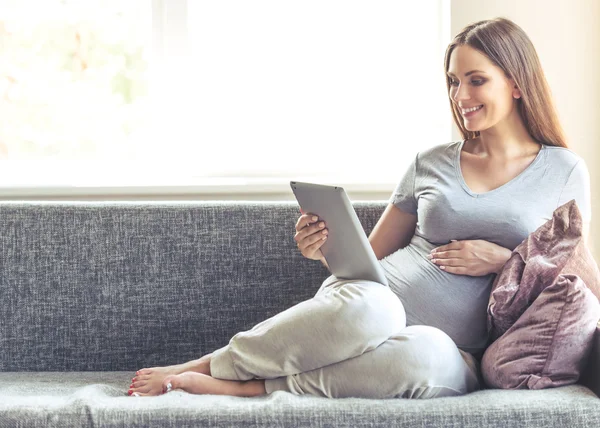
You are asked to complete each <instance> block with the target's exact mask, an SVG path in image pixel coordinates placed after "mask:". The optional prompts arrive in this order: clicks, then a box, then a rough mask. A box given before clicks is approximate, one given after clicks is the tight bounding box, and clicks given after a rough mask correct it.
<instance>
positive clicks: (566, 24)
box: [451, 0, 600, 261]
mask: <svg viewBox="0 0 600 428" xmlns="http://www.w3.org/2000/svg"><path fill="white" fill-rule="evenodd" d="M499 16H502V17H505V18H508V19H510V20H512V21H514V22H515V23H516V24H517V25H519V26H520V27H521V28H523V30H524V31H525V32H526V33H527V35H528V36H529V37H530V38H531V40H532V42H533V44H534V46H535V48H536V50H537V53H538V55H539V57H540V61H541V63H542V67H543V68H544V72H545V74H546V78H547V80H548V83H549V85H550V89H551V90H552V94H553V96H554V100H555V102H556V105H557V109H558V114H559V118H560V120H561V123H562V125H563V128H564V130H565V133H566V136H567V140H568V144H569V148H570V149H571V150H573V151H574V152H575V153H577V154H579V155H580V156H582V157H583V158H584V159H585V161H586V164H587V166H588V169H589V170H590V175H591V180H592V224H591V231H590V243H589V246H590V248H591V250H592V253H594V256H595V258H596V260H597V261H598V260H600V201H599V200H598V198H597V197H595V195H597V194H599V193H600V25H598V24H599V23H600V1H598V0H552V1H548V0H502V1H498V2H496V1H489V0H451V20H452V23H451V33H452V37H454V36H455V35H456V34H458V33H459V32H460V31H461V30H462V29H463V28H464V27H465V26H467V25H468V24H470V23H472V22H475V21H480V20H482V19H491V18H496V17H499ZM454 132H455V134H454V138H453V139H454V140H457V139H460V137H459V134H458V132H457V130H456V129H455V130H454Z"/></svg>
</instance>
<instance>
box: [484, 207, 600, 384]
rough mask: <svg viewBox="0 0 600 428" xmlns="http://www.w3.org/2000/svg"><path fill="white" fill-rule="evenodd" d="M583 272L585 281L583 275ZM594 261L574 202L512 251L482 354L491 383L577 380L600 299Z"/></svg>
mask: <svg viewBox="0 0 600 428" xmlns="http://www.w3.org/2000/svg"><path fill="white" fill-rule="evenodd" d="M583 278H585V280H584V279H583ZM599 278H600V275H599V274H598V267H597V265H596V263H595V261H594V259H593V257H592V256H591V254H590V252H589V250H588V248H587V246H586V245H585V244H584V243H583V240H582V224H581V216H580V213H579V210H578V208H577V205H576V203H575V201H574V200H573V201H570V202H568V203H566V204H564V205H563V206H561V207H559V208H557V209H556V210H555V212H554V214H553V217H552V219H551V220H549V221H548V222H546V223H545V224H544V225H542V226H541V227H539V228H538V229H537V230H536V231H535V232H533V233H532V234H530V235H529V236H528V237H527V238H526V239H525V240H524V241H523V242H522V243H521V244H520V245H519V246H518V247H517V248H516V249H515V250H514V251H513V255H512V256H511V258H510V259H509V261H508V262H507V263H506V265H505V267H504V269H503V270H502V272H501V273H500V275H499V276H498V277H497V278H496V281H495V283H494V285H493V286H492V293H491V297H490V304H489V307H488V328H489V330H490V335H491V338H492V340H494V339H496V338H498V337H500V338H499V339H498V340H496V341H495V342H494V343H492V345H491V346H490V347H489V348H488V349H487V350H486V352H485V353H484V356H483V359H482V366H481V369H482V375H483V378H484V380H485V382H486V384H487V385H488V386H492V387H497V388H530V389H541V388H546V387H551V386H560V385H565V384H570V383H575V382H576V381H577V380H578V379H579V376H580V374H581V371H582V370H583V368H584V366H585V363H586V362H587V358H588V356H589V353H590V350H591V346H592V344H593V342H592V341H593V337H594V333H595V330H596V324H597V322H598V319H599V318H600V304H599V303H598V299H597V297H595V296H594V294H593V293H592V292H591V291H590V290H589V289H588V287H587V286H586V285H587V284H586V282H585V281H588V282H589V283H590V284H591V286H592V289H594V290H596V291H597V290H598V281H599Z"/></svg>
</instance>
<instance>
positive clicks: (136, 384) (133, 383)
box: [130, 380, 148, 388]
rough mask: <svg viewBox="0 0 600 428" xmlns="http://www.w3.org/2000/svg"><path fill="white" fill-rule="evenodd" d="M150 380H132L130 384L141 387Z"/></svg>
mask: <svg viewBox="0 0 600 428" xmlns="http://www.w3.org/2000/svg"><path fill="white" fill-rule="evenodd" d="M147 383H148V382H146V381H145V380H141V381H139V380H138V381H135V382H132V383H131V385H130V386H133V387H134V388H141V387H142V386H145V385H146V384H147Z"/></svg>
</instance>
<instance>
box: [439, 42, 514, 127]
mask: <svg viewBox="0 0 600 428" xmlns="http://www.w3.org/2000/svg"><path fill="white" fill-rule="evenodd" d="M447 74H448V76H447V77H448V79H449V82H450V93H449V94H448V95H449V96H450V99H451V100H452V102H453V103H454V104H455V105H456V106H457V107H458V110H459V112H460V114H461V116H462V118H463V121H464V125H465V128H466V129H467V130H469V131H485V130H487V129H490V128H492V127H495V126H496V125H499V124H500V125H501V124H502V123H505V121H507V120H511V119H514V117H511V116H513V115H516V116H517V117H518V111H517V109H516V108H515V107H516V100H515V99H514V98H513V94H518V95H519V96H520V93H519V92H518V90H516V89H515V88H514V82H513V81H512V80H511V79H508V78H507V77H506V75H505V74H504V72H503V71H502V70H501V69H500V68H499V67H498V66H496V65H495V64H493V63H492V62H491V61H490V60H489V59H488V58H487V57H486V56H485V55H483V54H482V53H481V52H479V51H478V50H476V49H473V48H472V47H470V46H468V45H462V46H457V47H456V48H454V50H453V51H452V54H451V55H450V61H449V64H448V72H447ZM473 108H476V109H475V110H473ZM506 123H508V122H506Z"/></svg>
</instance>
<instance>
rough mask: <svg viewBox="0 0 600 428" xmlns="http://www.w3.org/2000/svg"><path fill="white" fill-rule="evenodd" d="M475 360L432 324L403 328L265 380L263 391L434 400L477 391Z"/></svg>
mask: <svg viewBox="0 0 600 428" xmlns="http://www.w3.org/2000/svg"><path fill="white" fill-rule="evenodd" d="M478 370H479V368H478V364H477V362H476V360H475V359H474V358H473V356H471V355H470V354H468V353H466V352H463V351H460V350H459V349H458V348H457V347H456V345H455V344H454V342H453V341H452V339H451V338H450V337H449V336H448V335H446V333H444V332H442V331H441V330H439V329H436V328H434V327H428V326H422V325H416V326H410V327H406V328H405V329H404V330H403V331H401V332H399V333H398V334H395V335H393V336H392V337H390V338H389V339H388V340H387V341H385V342H384V343H382V344H381V345H380V346H379V347H377V348H376V349H374V350H372V351H370V352H366V353H364V354H362V355H360V356H357V357H355V358H351V359H349V360H346V361H342V362H339V363H336V364H333V365H330V366H327V367H322V368H319V369H316V370H312V371H310V372H306V373H299V374H296V375H291V376H285V377H281V378H278V379H267V380H265V390H266V392H267V393H271V392H273V391H277V390H283V391H288V392H292V393H294V394H297V395H301V394H311V395H317V396H323V397H332V398H343V397H363V398H433V397H445V396H454V395H462V394H466V393H468V392H472V391H476V390H478V389H480V384H479V379H478V375H477V373H478Z"/></svg>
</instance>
